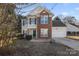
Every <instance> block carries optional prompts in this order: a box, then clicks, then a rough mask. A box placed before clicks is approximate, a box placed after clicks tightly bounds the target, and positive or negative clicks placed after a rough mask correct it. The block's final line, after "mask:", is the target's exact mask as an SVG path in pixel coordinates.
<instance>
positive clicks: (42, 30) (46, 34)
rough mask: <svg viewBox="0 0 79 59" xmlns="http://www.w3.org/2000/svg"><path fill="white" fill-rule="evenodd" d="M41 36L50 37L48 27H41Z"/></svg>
mask: <svg viewBox="0 0 79 59" xmlns="http://www.w3.org/2000/svg"><path fill="white" fill-rule="evenodd" d="M40 36H41V37H48V29H44V28H41V30H40Z"/></svg>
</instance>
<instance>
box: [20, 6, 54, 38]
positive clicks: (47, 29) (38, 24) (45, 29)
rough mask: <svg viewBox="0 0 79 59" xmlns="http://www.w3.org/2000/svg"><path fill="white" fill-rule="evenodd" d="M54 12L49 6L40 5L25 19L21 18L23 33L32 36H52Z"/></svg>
mask: <svg viewBox="0 0 79 59" xmlns="http://www.w3.org/2000/svg"><path fill="white" fill-rule="evenodd" d="M53 16H54V14H52V13H51V12H50V10H48V9H47V8H44V7H41V6H38V7H36V8H35V9H34V10H32V11H31V12H30V13H29V14H28V15H27V16H26V18H25V19H22V20H21V22H22V23H21V24H22V29H21V30H22V34H29V35H32V38H46V39H49V38H52V17H53Z"/></svg>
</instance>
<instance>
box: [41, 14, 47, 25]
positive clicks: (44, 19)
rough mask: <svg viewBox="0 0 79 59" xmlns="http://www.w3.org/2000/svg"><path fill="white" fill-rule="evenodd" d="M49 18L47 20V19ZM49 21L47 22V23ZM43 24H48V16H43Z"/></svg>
mask: <svg viewBox="0 0 79 59" xmlns="http://www.w3.org/2000/svg"><path fill="white" fill-rule="evenodd" d="M46 18H47V19H46ZM46 21H47V22H46ZM40 23H41V24H48V16H47V15H41V20H40Z"/></svg>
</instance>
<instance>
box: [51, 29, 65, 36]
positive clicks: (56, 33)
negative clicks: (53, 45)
mask: <svg viewBox="0 0 79 59" xmlns="http://www.w3.org/2000/svg"><path fill="white" fill-rule="evenodd" d="M52 37H66V30H65V29H57V30H55V29H52Z"/></svg>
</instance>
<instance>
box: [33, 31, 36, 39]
mask: <svg viewBox="0 0 79 59" xmlns="http://www.w3.org/2000/svg"><path fill="white" fill-rule="evenodd" d="M33 38H36V30H33Z"/></svg>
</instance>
